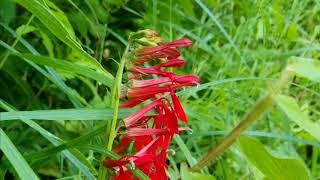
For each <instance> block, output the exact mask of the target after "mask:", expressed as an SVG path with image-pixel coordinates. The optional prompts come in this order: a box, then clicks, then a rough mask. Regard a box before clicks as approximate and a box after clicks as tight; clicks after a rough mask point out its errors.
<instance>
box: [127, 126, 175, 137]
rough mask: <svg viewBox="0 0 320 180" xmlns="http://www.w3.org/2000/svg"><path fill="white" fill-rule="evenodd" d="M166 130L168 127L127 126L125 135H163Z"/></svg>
mask: <svg viewBox="0 0 320 180" xmlns="http://www.w3.org/2000/svg"><path fill="white" fill-rule="evenodd" d="M168 132H169V131H168V129H148V128H128V130H127V136H129V137H130V136H150V135H164V134H167V133H168Z"/></svg>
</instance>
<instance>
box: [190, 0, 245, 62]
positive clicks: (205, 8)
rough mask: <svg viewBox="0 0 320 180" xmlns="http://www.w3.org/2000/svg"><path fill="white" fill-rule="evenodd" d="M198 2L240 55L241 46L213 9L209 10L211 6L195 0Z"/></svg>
mask: <svg viewBox="0 0 320 180" xmlns="http://www.w3.org/2000/svg"><path fill="white" fill-rule="evenodd" d="M195 1H196V3H197V4H198V5H199V6H200V7H201V8H202V9H203V10H204V12H206V13H207V14H208V15H209V17H210V18H211V20H212V21H213V22H214V23H215V24H216V25H217V26H218V28H219V30H220V31H221V32H222V34H223V35H224V36H225V37H226V39H227V40H228V41H229V43H230V45H231V46H232V47H233V48H234V50H235V52H236V53H237V54H238V55H239V56H240V58H241V57H242V56H241V53H240V50H239V48H238V47H237V46H236V44H235V43H234V41H233V40H232V38H231V37H230V35H229V34H228V33H227V31H226V30H225V29H224V27H223V26H222V24H221V23H220V22H219V20H218V19H217V17H216V16H214V15H213V14H212V11H210V10H209V8H208V7H207V6H206V5H205V4H204V3H203V2H202V1H201V0H195Z"/></svg>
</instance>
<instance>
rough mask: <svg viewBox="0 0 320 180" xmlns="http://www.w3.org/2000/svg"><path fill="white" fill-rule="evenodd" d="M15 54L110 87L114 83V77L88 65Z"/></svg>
mask: <svg viewBox="0 0 320 180" xmlns="http://www.w3.org/2000/svg"><path fill="white" fill-rule="evenodd" d="M14 55H16V56H19V57H21V58H26V59H28V60H30V61H32V62H34V63H36V64H41V65H46V66H50V67H52V68H55V69H57V70H62V71H64V72H68V73H70V74H79V75H82V76H85V77H89V78H91V79H94V80H96V81H98V82H100V83H102V84H104V85H106V86H108V87H111V86H112V83H113V78H111V77H109V76H105V74H103V73H100V72H97V71H95V70H93V69H90V68H88V67H86V66H82V65H78V64H75V63H72V62H70V61H66V60H62V59H56V58H51V57H46V56H34V55H30V54H14Z"/></svg>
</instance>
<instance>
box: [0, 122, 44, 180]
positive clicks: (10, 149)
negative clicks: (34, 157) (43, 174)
mask: <svg viewBox="0 0 320 180" xmlns="http://www.w3.org/2000/svg"><path fill="white" fill-rule="evenodd" d="M0 149H1V150H2V152H3V153H4V155H5V156H6V157H7V158H8V160H9V161H10V163H11V164H12V166H13V167H14V169H15V170H16V172H17V173H18V175H19V177H20V178H21V179H26V180H29V179H30V180H31V179H32V180H33V179H39V178H38V177H37V175H36V174H35V173H34V172H33V170H32V169H31V167H30V166H29V164H28V163H27V162H26V160H25V159H24V158H23V156H22V155H21V154H20V152H19V151H18V149H17V148H16V147H15V146H14V144H13V143H12V141H11V140H10V139H9V137H8V136H7V135H6V133H5V132H4V131H3V130H2V129H1V128H0Z"/></svg>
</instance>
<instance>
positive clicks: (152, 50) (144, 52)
mask: <svg viewBox="0 0 320 180" xmlns="http://www.w3.org/2000/svg"><path fill="white" fill-rule="evenodd" d="M166 48H169V47H168V46H166V45H159V46H155V47H149V48H142V49H138V50H137V52H138V53H139V54H138V56H146V55H151V54H154V53H156V52H159V51H162V50H164V49H166Z"/></svg>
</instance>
